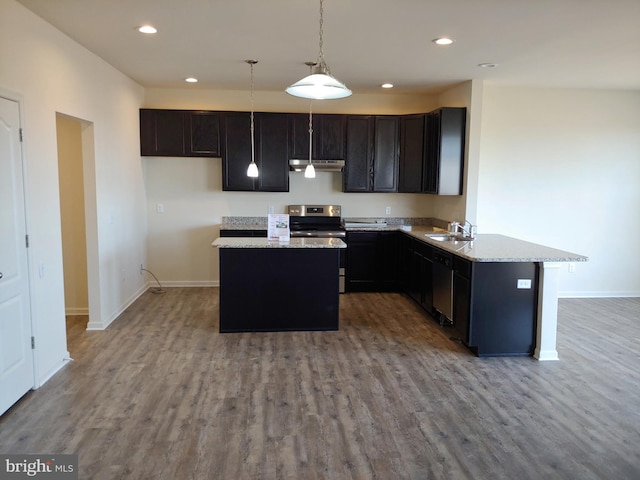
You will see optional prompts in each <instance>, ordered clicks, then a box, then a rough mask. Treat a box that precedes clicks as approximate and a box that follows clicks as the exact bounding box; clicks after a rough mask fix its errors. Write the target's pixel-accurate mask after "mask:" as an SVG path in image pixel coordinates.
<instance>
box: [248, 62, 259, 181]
mask: <svg viewBox="0 0 640 480" xmlns="http://www.w3.org/2000/svg"><path fill="white" fill-rule="evenodd" d="M245 62H247V63H248V64H249V65H250V67H251V163H250V164H249V168H247V177H253V178H256V177H257V176H258V165H256V152H255V140H254V126H253V66H254V65H255V64H256V63H258V61H257V60H245Z"/></svg>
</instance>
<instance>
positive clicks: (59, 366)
mask: <svg viewBox="0 0 640 480" xmlns="http://www.w3.org/2000/svg"><path fill="white" fill-rule="evenodd" d="M71 361H72V359H71V356H70V355H69V352H68V351H67V354H66V356H65V357H64V358H63V359H62V361H61V362H60V363H57V364H56V365H55V366H54V367H53V368H51V369H49V371H47V372H46V373H45V374H44V375H42V376H41V377H39V378H38V379H37V380H36V382H37V383H36V384H35V385H34V386H33V389H34V390H37V389H38V388H40V387H41V386H42V385H44V384H45V383H46V382H47V381H49V380H50V379H51V377H53V376H54V375H55V374H56V373H58V372H59V371H60V370H62V369H63V368H64V367H66V366H67V365H69V363H71Z"/></svg>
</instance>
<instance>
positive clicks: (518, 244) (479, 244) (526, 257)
mask: <svg viewBox="0 0 640 480" xmlns="http://www.w3.org/2000/svg"><path fill="white" fill-rule="evenodd" d="M406 233H407V234H409V235H411V236H412V237H414V238H417V239H418V240H421V241H423V242H425V243H428V244H429V245H433V246H435V247H438V248H440V249H442V250H444V251H446V252H450V253H453V254H454V255H457V256H459V257H462V258H465V259H467V260H470V261H472V262H586V261H588V260H589V258H588V257H585V256H584V255H579V254H577V253H572V252H567V251H565V250H558V249H557V248H551V247H547V246H545V245H540V244H537V243H532V242H526V241H524V240H520V239H517V238H513V237H507V236H506V235H498V234H493V233H485V234H480V235H477V236H476V238H475V239H474V240H454V241H439V240H435V239H433V238H429V237H428V236H427V235H428V234H433V233H440V232H439V231H438V229H436V230H435V231H434V229H433V228H429V227H427V228H413V229H412V230H411V231H408V232H406Z"/></svg>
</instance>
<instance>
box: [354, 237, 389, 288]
mask: <svg viewBox="0 0 640 480" xmlns="http://www.w3.org/2000/svg"><path fill="white" fill-rule="evenodd" d="M400 241H401V236H400V233H399V232H347V239H346V242H347V259H346V291H348V292H371V291H375V292H395V291H398V289H399V285H400V284H399V274H400V258H401V249H400Z"/></svg>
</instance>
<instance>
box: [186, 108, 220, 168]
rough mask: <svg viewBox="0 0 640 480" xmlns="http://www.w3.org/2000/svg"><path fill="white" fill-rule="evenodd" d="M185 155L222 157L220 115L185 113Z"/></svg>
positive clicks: (198, 112) (205, 112) (204, 112)
mask: <svg viewBox="0 0 640 480" xmlns="http://www.w3.org/2000/svg"><path fill="white" fill-rule="evenodd" d="M184 148H185V155H187V156H190V157H219V156H220V113H219V112H207V111H195V112H185V145H184Z"/></svg>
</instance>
